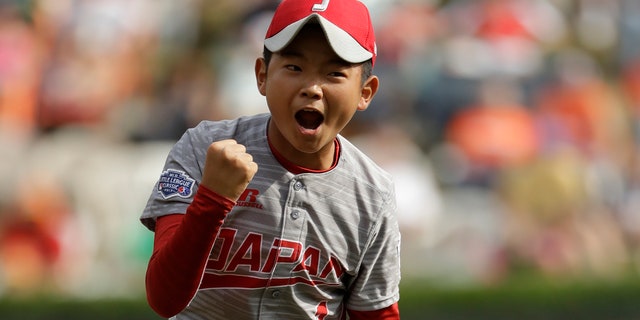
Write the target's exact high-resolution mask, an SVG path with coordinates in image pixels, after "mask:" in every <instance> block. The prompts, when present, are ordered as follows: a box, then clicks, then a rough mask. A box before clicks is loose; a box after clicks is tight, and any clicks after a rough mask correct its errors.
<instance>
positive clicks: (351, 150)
mask: <svg viewBox="0 0 640 320" xmlns="http://www.w3.org/2000/svg"><path fill="white" fill-rule="evenodd" d="M338 137H339V139H340V140H339V141H340V147H341V154H340V161H342V162H343V163H344V168H345V169H346V172H348V173H349V174H351V175H353V178H354V179H356V180H358V181H360V182H361V183H366V184H368V185H370V186H371V187H372V188H374V189H377V191H378V192H381V193H383V194H385V195H387V196H392V195H393V192H394V184H393V177H392V176H391V174H390V173H389V172H387V171H386V170H384V169H383V168H382V167H380V166H379V165H378V164H377V163H376V162H375V161H373V159H371V158H370V157H369V156H368V155H366V154H365V153H364V152H362V151H361V150H360V149H358V147H356V146H355V145H353V144H352V143H351V142H350V141H349V140H347V139H346V138H344V137H342V136H338Z"/></svg>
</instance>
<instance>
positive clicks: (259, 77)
mask: <svg viewBox="0 0 640 320" xmlns="http://www.w3.org/2000/svg"><path fill="white" fill-rule="evenodd" d="M254 71H255V74H256V83H257V84H258V91H259V92H260V94H261V95H263V96H266V95H267V62H266V61H265V60H264V58H258V59H256V65H255V67H254Z"/></svg>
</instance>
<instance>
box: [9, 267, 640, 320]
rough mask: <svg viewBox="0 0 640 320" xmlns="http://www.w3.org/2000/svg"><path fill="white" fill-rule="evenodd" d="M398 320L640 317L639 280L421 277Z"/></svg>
mask: <svg viewBox="0 0 640 320" xmlns="http://www.w3.org/2000/svg"><path fill="white" fill-rule="evenodd" d="M401 296H402V297H401V301H400V310H401V313H402V319H404V320H411V319H438V320H457V319H475V320H482V319H487V320H489V319H491V320H500V319H505V320H506V319H518V320H529V319H541V320H542V319H544V320H553V319H563V320H564V319H581V320H584V319H594V320H596V319H607V320H617V319H620V320H622V319H640V304H639V303H638V298H637V297H640V279H638V278H635V277H630V278H625V279H620V280H616V281H608V282H575V281H574V282H571V283H560V282H558V279H541V278H534V279H531V278H529V279H525V280H516V281H512V282H509V283H506V284H502V285H499V286H494V287H491V288H487V287H477V288H469V287H466V288H460V289H451V288H449V289H442V288H440V289H438V288H434V287H432V286H430V285H429V284H428V283H425V282H423V281H420V280H405V281H404V283H403V285H402V288H401ZM0 318H2V319H24V320H36V319H38V320H39V319H92V320H101V319H160V318H159V317H158V316H157V315H155V314H154V313H153V311H152V310H151V309H150V308H149V307H148V306H147V304H146V302H145V300H144V298H142V297H141V298H140V299H133V300H100V301H90V302H88V301H84V302H83V301H62V300H58V299H55V298H51V297H49V298H46V297H42V298H37V299H35V298H31V299H26V300H3V301H0Z"/></svg>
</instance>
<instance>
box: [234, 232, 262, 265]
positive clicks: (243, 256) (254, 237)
mask: <svg viewBox="0 0 640 320" xmlns="http://www.w3.org/2000/svg"><path fill="white" fill-rule="evenodd" d="M261 247H262V235H261V234H257V233H249V234H248V235H247V237H246V238H245V239H244V241H243V242H242V244H241V245H240V248H238V251H236V253H235V254H234V255H233V258H231V262H229V265H228V266H227V268H226V270H227V271H235V270H236V269H237V268H238V266H240V265H248V266H249V268H250V269H251V271H259V270H260V248H261Z"/></svg>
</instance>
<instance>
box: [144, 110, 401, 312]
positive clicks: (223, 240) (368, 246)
mask: <svg viewBox="0 0 640 320" xmlns="http://www.w3.org/2000/svg"><path fill="white" fill-rule="evenodd" d="M268 121H269V115H268V114H263V115H257V116H251V117H243V118H239V119H236V120H228V121H217V122H211V121H204V122H202V123H201V124H200V125H198V126H197V127H195V128H193V129H190V130H188V131H187V132H186V133H185V134H184V135H183V137H182V138H181V139H180V140H179V141H178V142H177V143H176V145H175V146H174V147H173V149H172V150H171V152H170V153H169V155H168V158H167V161H166V164H165V167H164V169H163V173H162V175H161V178H160V179H159V181H158V183H157V184H156V186H155V190H154V191H153V193H152V195H151V197H150V199H149V201H148V203H147V206H146V208H145V210H144V213H143V214H142V217H141V220H142V222H143V223H144V224H145V225H146V226H147V227H148V228H150V229H151V230H153V228H154V223H155V219H156V218H157V217H159V216H162V215H167V214H174V213H185V212H186V210H187V207H188V206H189V204H190V203H191V201H192V199H193V196H194V194H195V192H196V190H197V188H198V184H199V182H200V181H201V179H202V170H203V168H204V163H205V156H206V151H207V148H208V146H209V145H210V144H211V143H212V142H214V141H218V140H223V139H229V138H232V139H235V140H236V141H238V143H240V144H243V145H245V146H246V148H247V152H248V153H249V154H251V155H252V156H253V158H254V161H255V162H256V163H257V164H258V168H259V169H258V172H257V174H256V175H255V176H254V178H253V180H252V181H251V183H250V184H249V186H248V187H247V189H246V191H245V192H244V194H243V195H242V196H241V197H240V198H239V199H238V201H237V204H236V206H235V207H234V208H233V210H232V211H231V212H230V213H229V214H228V215H227V217H226V218H225V220H224V223H223V225H222V227H221V228H220V232H219V234H218V237H217V239H216V241H215V244H214V246H213V249H212V251H211V255H210V258H209V261H208V263H207V267H206V270H205V274H204V276H203V278H202V282H201V284H200V288H199V290H198V292H197V294H196V296H195V297H194V298H193V300H192V301H191V303H190V304H189V306H188V307H187V308H186V309H185V310H183V311H182V312H181V313H180V314H179V315H177V316H176V319H236V320H240V319H255V318H256V315H259V316H258V318H259V319H340V318H341V315H342V313H343V312H345V307H346V308H349V309H353V310H377V309H381V308H385V307H388V306H390V305H392V304H393V303H395V302H397V301H398V299H399V292H398V284H399V281H400V254H399V250H400V233H399V231H398V224H397V221H396V215H395V209H396V205H395V194H394V189H393V183H392V181H391V177H390V176H389V175H388V174H387V173H385V172H384V171H383V170H381V169H380V168H379V167H378V166H376V165H375V164H374V163H373V162H372V161H371V160H370V159H369V158H368V157H366V156H365V155H364V154H362V153H361V152H360V151H359V150H358V149H357V148H356V147H354V146H353V145H352V144H351V143H349V142H348V141H347V140H346V139H344V138H343V137H339V142H340V150H341V152H340V158H339V160H338V164H337V166H336V167H335V168H334V169H332V170H330V171H328V172H325V173H303V174H298V175H294V174H292V173H290V172H288V171H287V170H286V169H284V168H283V166H282V165H281V164H280V163H279V162H278V161H277V160H276V158H275V157H274V156H273V154H272V153H271V150H270V148H269V145H268V142H267V137H266V132H267V123H268ZM176 263H180V262H179V261H178V262H176Z"/></svg>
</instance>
